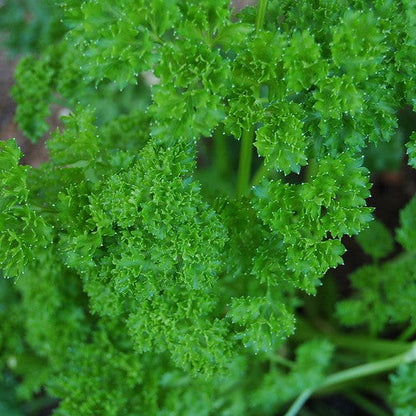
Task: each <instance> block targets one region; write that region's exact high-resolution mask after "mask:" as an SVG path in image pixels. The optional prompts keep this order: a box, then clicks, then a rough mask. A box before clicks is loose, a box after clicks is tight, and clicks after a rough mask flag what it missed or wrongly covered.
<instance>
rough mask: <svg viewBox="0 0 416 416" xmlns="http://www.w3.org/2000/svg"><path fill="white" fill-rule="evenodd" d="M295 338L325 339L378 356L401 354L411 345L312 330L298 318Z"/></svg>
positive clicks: (348, 348) (337, 344)
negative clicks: (377, 354)
mask: <svg viewBox="0 0 416 416" xmlns="http://www.w3.org/2000/svg"><path fill="white" fill-rule="evenodd" d="M297 327H298V328H297V331H296V333H295V335H294V336H295V338H298V339H300V340H308V339H311V338H313V337H322V336H323V337H325V338H326V339H328V341H330V342H331V343H332V344H334V345H336V346H337V347H340V348H345V349H347V350H358V351H363V350H366V351H371V352H373V353H379V354H385V355H390V354H402V353H404V352H405V351H408V350H409V347H410V346H411V345H412V344H411V343H409V342H404V341H391V340H388V339H374V338H371V337H368V336H361V335H342V334H338V333H336V332H330V331H323V330H319V329H315V328H313V327H312V326H311V325H310V324H309V323H307V322H306V321H304V320H302V319H301V318H298V321H297Z"/></svg>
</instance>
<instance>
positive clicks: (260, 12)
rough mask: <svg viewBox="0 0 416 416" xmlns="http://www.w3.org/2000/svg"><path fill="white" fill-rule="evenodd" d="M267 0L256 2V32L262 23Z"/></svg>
mask: <svg viewBox="0 0 416 416" xmlns="http://www.w3.org/2000/svg"><path fill="white" fill-rule="evenodd" d="M267 2H268V0H259V1H258V3H257V15H256V32H258V31H259V30H260V29H261V28H262V27H263V24H264V18H265V16H266V9H267Z"/></svg>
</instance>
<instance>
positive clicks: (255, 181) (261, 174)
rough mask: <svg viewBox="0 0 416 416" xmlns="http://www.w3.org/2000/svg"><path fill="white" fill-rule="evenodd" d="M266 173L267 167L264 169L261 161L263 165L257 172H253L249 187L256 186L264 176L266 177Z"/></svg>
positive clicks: (264, 166)
mask: <svg viewBox="0 0 416 416" xmlns="http://www.w3.org/2000/svg"><path fill="white" fill-rule="evenodd" d="M266 172H267V167H266V164H265V163H264V161H263V163H262V164H261V166H260V167H259V168H258V169H257V171H256V172H255V174H254V176H253V180H252V181H251V186H256V185H258V184H259V183H260V182H261V180H262V179H263V178H264V176H265V175H266Z"/></svg>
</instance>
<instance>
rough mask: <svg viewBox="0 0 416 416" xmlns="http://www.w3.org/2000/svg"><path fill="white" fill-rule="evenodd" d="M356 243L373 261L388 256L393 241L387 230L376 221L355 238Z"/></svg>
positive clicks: (392, 247) (392, 246)
mask: <svg viewBox="0 0 416 416" xmlns="http://www.w3.org/2000/svg"><path fill="white" fill-rule="evenodd" d="M356 240H357V243H358V244H359V245H360V246H361V248H362V249H363V250H364V252H365V253H366V254H368V255H369V256H371V257H372V258H373V259H374V260H379V259H382V258H383V257H386V256H388V255H389V254H390V253H391V252H392V251H393V249H394V239H393V236H392V235H391V234H390V231H389V229H388V228H387V227H386V226H385V225H384V224H383V223H382V222H381V221H378V220H374V221H372V222H371V223H370V225H369V227H368V228H366V229H365V230H363V231H361V232H360V234H358V235H357V237H356Z"/></svg>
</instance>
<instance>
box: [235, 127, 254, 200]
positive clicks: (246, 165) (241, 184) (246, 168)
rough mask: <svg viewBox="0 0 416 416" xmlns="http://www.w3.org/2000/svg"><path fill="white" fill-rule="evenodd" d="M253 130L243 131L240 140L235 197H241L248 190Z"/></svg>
mask: <svg viewBox="0 0 416 416" xmlns="http://www.w3.org/2000/svg"><path fill="white" fill-rule="evenodd" d="M253 136H254V129H253V128H251V129H250V130H245V131H244V132H243V136H242V138H241V150H240V163H239V166H238V179H237V195H238V197H242V196H243V195H244V194H245V193H246V192H247V190H248V184H249V181H250V171H251V158H252V154H253Z"/></svg>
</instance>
